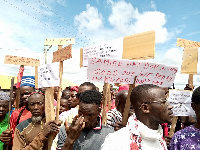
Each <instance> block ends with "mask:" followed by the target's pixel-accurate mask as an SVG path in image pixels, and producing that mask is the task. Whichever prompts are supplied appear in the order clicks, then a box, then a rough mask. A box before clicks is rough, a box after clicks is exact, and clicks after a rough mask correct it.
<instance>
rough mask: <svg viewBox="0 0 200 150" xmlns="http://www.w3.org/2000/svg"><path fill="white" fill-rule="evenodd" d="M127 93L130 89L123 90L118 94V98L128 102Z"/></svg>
mask: <svg viewBox="0 0 200 150" xmlns="http://www.w3.org/2000/svg"><path fill="white" fill-rule="evenodd" d="M127 95H128V90H121V91H120V92H118V93H117V94H116V100H119V101H123V102H126V98H127Z"/></svg>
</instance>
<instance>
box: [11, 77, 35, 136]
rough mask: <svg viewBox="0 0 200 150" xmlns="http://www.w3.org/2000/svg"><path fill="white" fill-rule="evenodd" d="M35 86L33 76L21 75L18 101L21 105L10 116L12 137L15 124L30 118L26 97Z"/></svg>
mask: <svg viewBox="0 0 200 150" xmlns="http://www.w3.org/2000/svg"><path fill="white" fill-rule="evenodd" d="M34 88H35V77H33V76H23V77H22V80H21V85H20V101H21V103H22V107H21V108H19V109H17V110H15V111H13V113H12V114H11V117H10V128H11V129H12V130H13V134H12V137H13V136H14V131H15V128H16V126H17V125H18V124H19V123H20V122H22V121H24V120H26V119H28V118H31V116H32V114H31V112H30V111H29V108H28V101H27V97H28V96H29V94H30V93H32V92H33V90H34Z"/></svg>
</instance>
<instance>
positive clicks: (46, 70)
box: [38, 63, 60, 88]
mask: <svg viewBox="0 0 200 150" xmlns="http://www.w3.org/2000/svg"><path fill="white" fill-rule="evenodd" d="M54 86H60V78H59V63H52V64H46V65H41V66H38V87H39V88H42V87H54Z"/></svg>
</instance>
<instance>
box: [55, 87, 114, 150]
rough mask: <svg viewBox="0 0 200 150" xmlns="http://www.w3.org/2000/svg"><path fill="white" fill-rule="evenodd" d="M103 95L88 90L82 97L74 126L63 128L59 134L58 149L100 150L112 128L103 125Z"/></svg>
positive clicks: (73, 122)
mask: <svg viewBox="0 0 200 150" xmlns="http://www.w3.org/2000/svg"><path fill="white" fill-rule="evenodd" d="M101 98H102V96H101V93H99V92H98V91H96V90H87V91H85V92H83V93H82V94H81V95H80V104H79V111H78V115H77V116H76V117H75V118H74V119H73V121H72V124H71V125H70V126H68V124H67V122H65V123H66V124H65V127H61V128H60V131H59V134H58V147H57V149H62V150H72V149H81V150H99V149H100V148H101V144H102V143H103V141H104V139H105V137H106V136H107V134H108V133H111V132H113V129H112V128H109V127H106V126H103V125H102V124H101V116H100V112H101Z"/></svg>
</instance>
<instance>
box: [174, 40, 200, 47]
mask: <svg viewBox="0 0 200 150" xmlns="http://www.w3.org/2000/svg"><path fill="white" fill-rule="evenodd" d="M177 46H180V47H185V48H197V47H200V42H195V41H190V40H185V39H181V38H177Z"/></svg>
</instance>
